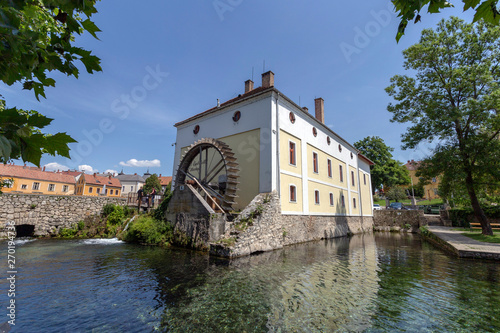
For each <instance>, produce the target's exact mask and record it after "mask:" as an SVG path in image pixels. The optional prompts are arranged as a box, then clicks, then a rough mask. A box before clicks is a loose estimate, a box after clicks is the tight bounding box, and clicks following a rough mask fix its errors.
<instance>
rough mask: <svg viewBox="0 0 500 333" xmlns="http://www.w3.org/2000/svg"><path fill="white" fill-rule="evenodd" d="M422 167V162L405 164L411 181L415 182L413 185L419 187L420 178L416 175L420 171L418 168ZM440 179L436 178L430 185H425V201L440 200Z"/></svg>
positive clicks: (412, 161)
mask: <svg viewBox="0 0 500 333" xmlns="http://www.w3.org/2000/svg"><path fill="white" fill-rule="evenodd" d="M419 165H420V161H414V160H411V161H408V162H407V163H406V164H405V167H406V169H408V172H409V173H410V177H411V180H412V182H413V185H417V184H418V183H419V182H420V178H419V177H417V175H416V173H417V170H418V167H419ZM439 178H440V177H439V176H436V177H433V178H432V179H431V183H430V184H426V185H424V196H423V198H424V199H427V200H433V199H438V198H440V196H439V195H438V188H439V182H440V179H439Z"/></svg>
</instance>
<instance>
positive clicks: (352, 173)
mask: <svg viewBox="0 0 500 333" xmlns="http://www.w3.org/2000/svg"><path fill="white" fill-rule="evenodd" d="M351 184H352V187H355V186H356V184H355V183H354V171H351Z"/></svg>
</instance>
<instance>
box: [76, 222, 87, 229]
mask: <svg viewBox="0 0 500 333" xmlns="http://www.w3.org/2000/svg"><path fill="white" fill-rule="evenodd" d="M77 226H78V230H83V228H84V227H85V222H83V221H80V222H78V224H77Z"/></svg>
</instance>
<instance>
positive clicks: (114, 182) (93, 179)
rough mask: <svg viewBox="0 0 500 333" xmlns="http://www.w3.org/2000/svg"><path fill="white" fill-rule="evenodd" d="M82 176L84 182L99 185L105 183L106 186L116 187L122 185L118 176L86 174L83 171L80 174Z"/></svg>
mask: <svg viewBox="0 0 500 333" xmlns="http://www.w3.org/2000/svg"><path fill="white" fill-rule="evenodd" d="M82 177H83V180H84V182H85V184H90V185H100V186H104V185H106V187H117V188H121V187H122V183H121V182H120V180H119V179H118V178H113V177H102V176H97V175H87V174H84V173H83V174H82Z"/></svg>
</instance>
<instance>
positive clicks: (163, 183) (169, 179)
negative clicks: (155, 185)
mask: <svg viewBox="0 0 500 333" xmlns="http://www.w3.org/2000/svg"><path fill="white" fill-rule="evenodd" d="M158 179H160V184H161V192H162V194H163V193H165V189H166V188H167V186H168V184H170V183H171V182H172V177H162V175H161V174H160V176H158Z"/></svg>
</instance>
